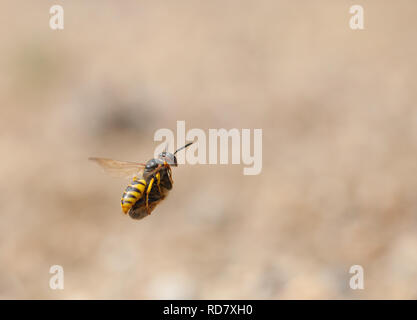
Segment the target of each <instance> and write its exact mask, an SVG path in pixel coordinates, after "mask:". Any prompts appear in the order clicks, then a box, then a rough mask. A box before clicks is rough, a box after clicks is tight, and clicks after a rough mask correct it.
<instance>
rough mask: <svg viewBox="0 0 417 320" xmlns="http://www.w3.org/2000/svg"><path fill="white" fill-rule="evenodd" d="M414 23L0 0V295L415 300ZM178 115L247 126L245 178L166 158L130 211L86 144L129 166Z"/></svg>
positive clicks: (409, 15)
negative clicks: (152, 191) (153, 205)
mask: <svg viewBox="0 0 417 320" xmlns="http://www.w3.org/2000/svg"><path fill="white" fill-rule="evenodd" d="M53 4H61V5H63V7H64V10H65V29H64V30H63V31H53V30H51V29H50V28H49V17H50V15H49V8H50V6H51V5H53ZM353 4H362V5H363V6H364V10H365V30H362V31H353V30H351V29H350V28H349V19H350V16H351V15H350V14H349V7H350V6H351V5H353ZM416 17H417V3H416V2H415V1H414V0H410V1H404V0H401V1H393V0H390V1H384V3H381V1H331V0H328V1H314V3H313V2H312V1H275V0H274V1H272V0H271V1H242V0H239V1H237V0H236V1H220V0H214V1H205V2H203V1H200V2H196V1H123V2H121V1H59V0H57V1H55V2H54V1H52V2H51V1H36V2H35V1H11V0H9V1H3V2H2V3H1V5H0V52H1V55H0V68H1V73H0V99H1V100H0V105H1V109H0V110H1V117H0V150H1V158H0V177H1V182H0V191H1V192H0V219H1V223H0V298H18V299H23V298H39V299H44V298H53V299H61V298H62V299H73V298H81V299H83V298H98V299H102V298H115V299H122V298H125V299H142V298H147V299H153V298H176V299H182V298H196V299H202V298H218V299H223V298H235V299H240V298H248V299H287V298H300V299H304V298H319V299H324V298H334V299H339V298H353V299H357V298H358V299H360V298H417V232H416V231H417V195H416V191H417V175H416V169H417V165H416V161H417V157H416V156H417V107H416V101H417V90H416V79H417V76H416V71H417V68H416V67H417V59H416V57H417V52H416V51H417V50H416V49H417V43H416V30H417V19H416ZM177 120H185V121H186V128H187V129H191V128H201V129H204V130H208V129H209V128H226V129H231V128H239V129H241V128H251V129H254V128H261V129H263V170H262V173H261V174H260V175H258V176H244V175H243V173H242V170H243V165H211V166H209V165H206V166H205V165H198V166H197V165H196V166H191V165H185V166H181V167H179V168H176V169H175V170H174V173H173V174H174V180H175V186H174V190H173V191H172V193H171V194H170V196H169V198H168V199H167V201H166V202H164V203H162V204H161V205H160V206H159V207H158V208H157V209H156V210H155V211H154V213H153V214H152V216H151V217H149V218H146V219H144V220H141V221H134V220H132V219H130V218H129V217H127V216H124V215H123V214H122V213H121V208H120V196H121V194H122V191H123V189H124V188H125V186H126V184H127V181H125V180H119V179H114V178H111V177H109V176H106V175H104V174H103V173H102V171H101V170H100V169H99V168H98V167H96V166H95V165H94V164H92V163H89V162H88V161H87V158H88V157H89V156H105V157H111V158H116V159H122V160H133V161H135V160H136V161H144V160H147V159H149V157H151V156H152V154H153V150H154V148H155V147H156V146H157V144H158V143H157V142H154V141H153V135H154V133H155V131H156V130H158V129H160V128H170V129H172V130H174V132H175V130H176V121H177ZM55 264H58V265H62V266H63V267H64V271H65V289H64V290H62V291H59V290H56V291H54V290H51V289H50V288H49V279H50V277H51V276H52V275H51V274H49V268H50V266H52V265H55ZM352 265H361V266H363V268H364V270H365V289H364V290H358V291H354V290H351V289H350V288H349V279H350V277H351V276H352V275H351V274H349V268H350V266H352Z"/></svg>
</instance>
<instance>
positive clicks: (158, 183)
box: [155, 172, 162, 194]
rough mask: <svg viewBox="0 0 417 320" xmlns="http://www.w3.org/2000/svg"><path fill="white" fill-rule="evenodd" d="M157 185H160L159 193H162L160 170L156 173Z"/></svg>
mask: <svg viewBox="0 0 417 320" xmlns="http://www.w3.org/2000/svg"><path fill="white" fill-rule="evenodd" d="M155 177H156V185H157V186H158V191H159V194H161V193H162V192H161V174H160V173H159V172H158V173H157V174H156V175H155Z"/></svg>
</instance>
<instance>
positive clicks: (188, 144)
mask: <svg viewBox="0 0 417 320" xmlns="http://www.w3.org/2000/svg"><path fill="white" fill-rule="evenodd" d="M193 143H194V142H190V143H187V144H186V145H185V146H183V147H181V148H179V149H177V151H175V152H174V155H175V154H176V153H177V152H178V151H181V150H182V149H185V148H187V147H189V146H191V145H192V144H193Z"/></svg>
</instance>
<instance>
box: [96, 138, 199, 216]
mask: <svg viewBox="0 0 417 320" xmlns="http://www.w3.org/2000/svg"><path fill="white" fill-rule="evenodd" d="M191 144H193V143H192V142H190V143H187V144H186V145H185V146H183V147H181V148H179V149H177V150H176V151H175V152H174V153H169V152H167V151H166V150H165V151H163V152H162V153H160V154H159V156H158V158H157V159H151V160H149V161H148V162H146V163H138V162H129V161H118V160H112V159H106V158H93V157H92V158H89V160H91V161H94V162H96V163H98V164H99V165H100V166H101V167H102V168H103V169H104V170H105V171H106V172H107V173H109V174H111V175H113V176H119V177H125V178H130V179H132V182H131V183H130V184H129V185H128V186H127V188H126V189H125V191H124V192H123V195H122V200H121V206H122V211H123V212H124V213H125V214H127V213H128V214H129V216H130V217H131V218H132V219H138V220H139V219H142V218H144V217H146V216H148V215H150V214H151V212H152V211H153V210H154V209H155V207H156V206H157V205H158V204H159V203H160V202H161V201H162V200H164V199H165V198H166V196H167V195H168V193H169V191H170V190H171V189H172V186H173V184H174V181H173V180H172V171H171V167H177V166H178V163H177V157H176V156H175V155H176V154H177V152H178V151H181V150H183V149H185V148H187V147H188V146H190V145H191Z"/></svg>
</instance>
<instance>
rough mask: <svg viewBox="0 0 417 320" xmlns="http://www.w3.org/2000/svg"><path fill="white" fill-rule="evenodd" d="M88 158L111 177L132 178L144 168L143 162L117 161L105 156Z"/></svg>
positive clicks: (138, 174)
mask: <svg viewBox="0 0 417 320" xmlns="http://www.w3.org/2000/svg"><path fill="white" fill-rule="evenodd" d="M88 160H90V161H93V162H96V163H97V164H99V165H100V166H101V167H102V168H103V169H104V171H105V172H106V173H108V174H110V175H111V176H113V177H120V178H132V177H134V176H140V175H141V174H142V173H143V170H144V168H145V164H144V163H138V162H130V161H118V160H112V159H106V158H95V157H92V158H88Z"/></svg>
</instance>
